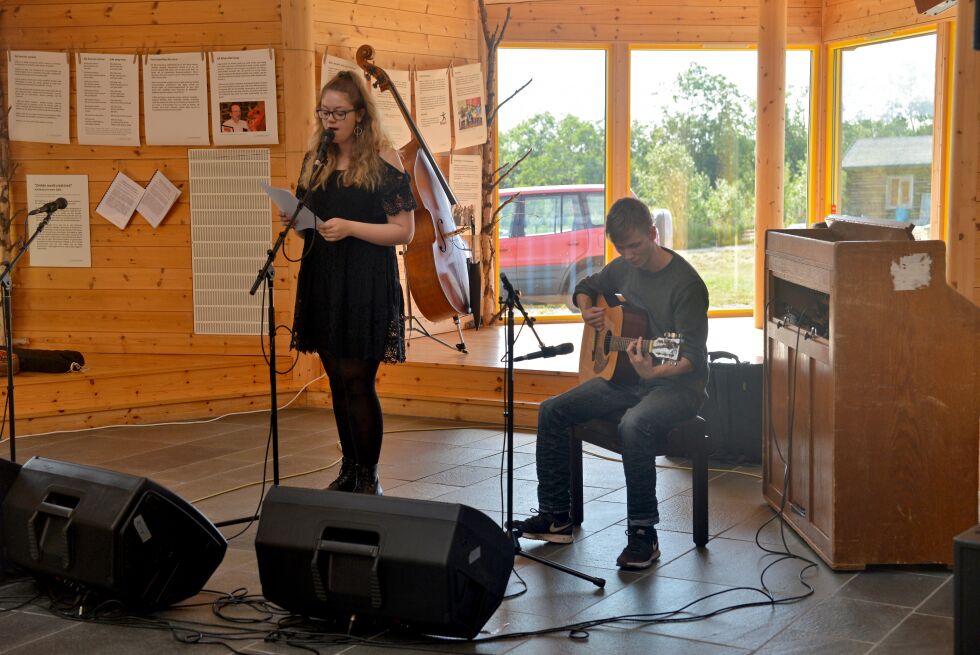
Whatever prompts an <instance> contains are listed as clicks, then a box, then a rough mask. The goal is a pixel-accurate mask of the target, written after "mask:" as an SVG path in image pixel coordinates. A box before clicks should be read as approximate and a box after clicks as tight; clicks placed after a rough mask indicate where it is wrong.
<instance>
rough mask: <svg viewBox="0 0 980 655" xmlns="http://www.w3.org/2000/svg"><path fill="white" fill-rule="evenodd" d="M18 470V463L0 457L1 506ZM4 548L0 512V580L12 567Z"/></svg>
mask: <svg viewBox="0 0 980 655" xmlns="http://www.w3.org/2000/svg"><path fill="white" fill-rule="evenodd" d="M19 472H20V464H15V463H14V462H11V461H10V460H7V459H3V458H2V457H0V506H3V499H4V498H6V497H7V493H8V492H9V491H10V488H11V487H12V486H14V480H15V479H16V478H17V474H18V473H19ZM6 550H7V549H6V548H5V547H4V541H3V513H2V512H0V580H3V575H4V573H5V572H6V571H9V570H11V569H12V568H13V566H12V565H11V564H10V563H9V562H8V561H7V554H6Z"/></svg>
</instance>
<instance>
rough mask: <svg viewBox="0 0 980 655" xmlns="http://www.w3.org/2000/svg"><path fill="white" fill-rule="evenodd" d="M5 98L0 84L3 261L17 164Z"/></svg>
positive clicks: (8, 247)
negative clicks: (11, 192) (11, 154)
mask: <svg viewBox="0 0 980 655" xmlns="http://www.w3.org/2000/svg"><path fill="white" fill-rule="evenodd" d="M7 111H8V109H7V99H6V97H5V96H4V91H3V85H2V84H0V250H2V251H3V253H2V259H3V261H9V260H10V257H11V252H10V251H11V249H12V245H13V244H12V243H11V238H12V237H11V227H12V226H13V222H14V218H15V217H14V215H13V213H12V212H11V208H10V183H11V181H12V180H13V178H14V171H16V170H17V164H15V163H14V162H13V160H12V159H11V157H10V130H9V127H8V124H7Z"/></svg>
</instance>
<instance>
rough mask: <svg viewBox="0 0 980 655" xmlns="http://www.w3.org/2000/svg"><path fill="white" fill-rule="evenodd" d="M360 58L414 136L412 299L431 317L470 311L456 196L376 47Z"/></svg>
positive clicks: (408, 253)
mask: <svg viewBox="0 0 980 655" xmlns="http://www.w3.org/2000/svg"><path fill="white" fill-rule="evenodd" d="M356 59H357V65H358V66H360V67H361V70H363V71H364V74H365V76H366V77H367V78H368V80H369V81H370V80H371V78H373V79H374V82H373V85H374V86H376V87H377V88H378V89H380V90H381V91H388V92H390V93H391V94H392V96H393V97H394V99H395V103H396V104H397V105H398V110H399V111H400V112H401V114H402V117H403V118H404V119H405V122H406V123H407V124H408V127H409V129H410V130H411V132H412V136H413V137H414V139H413V141H412V142H411V143H409V144H408V145H407V146H405V149H404V150H405V154H406V156H407V157H406V158H407V160H408V161H411V160H412V159H414V160H415V165H414V170H413V173H414V174H413V175H412V194H413V195H414V196H415V203H416V205H417V206H418V208H417V209H416V210H415V237H414V238H413V239H412V241H411V243H409V244H408V248H407V249H406V250H405V273H406V275H407V277H408V285H409V288H410V290H411V294H412V298H413V299H414V300H415V304H416V305H417V306H418V308H419V311H420V312H422V315H423V316H425V317H426V318H427V319H429V320H430V321H440V320H444V319H447V318H455V317H458V316H460V315H462V314H467V313H469V311H470V300H469V299H470V293H469V273H468V270H467V265H466V254H465V253H466V252H467V246H466V243H465V242H464V241H463V240H462V239H461V238H460V236H459V234H460V231H459V230H458V229H457V227H456V221H455V219H454V217H453V210H452V206H453V205H455V204H456V197H455V196H454V195H453V192H452V189H450V188H449V183H448V182H447V181H446V178H445V177H444V176H443V174H442V171H441V170H439V166H438V165H436V160H435V157H433V155H432V151H431V150H429V147H428V145H426V143H425V138H424V137H423V136H422V133H421V132H420V131H419V129H418V126H417V125H416V124H415V121H414V120H412V114H411V112H410V111H409V110H408V107H407V106H406V105H405V102H404V101H403V100H402V98H401V96H400V95H399V94H398V90H397V89H396V88H395V85H394V84H393V83H392V82H391V78H390V77H389V76H388V73H386V72H385V71H384V70H383V69H382V68H380V67H379V66H376V65H375V64H373V63H372V60H373V59H374V48H372V47H371V46H369V45H362V46H361V47H360V48H358V49H357V55H356Z"/></svg>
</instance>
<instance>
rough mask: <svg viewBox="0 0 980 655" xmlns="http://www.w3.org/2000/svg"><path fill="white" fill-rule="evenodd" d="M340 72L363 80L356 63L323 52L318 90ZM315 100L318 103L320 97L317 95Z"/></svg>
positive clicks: (362, 74)
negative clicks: (348, 72)
mask: <svg viewBox="0 0 980 655" xmlns="http://www.w3.org/2000/svg"><path fill="white" fill-rule="evenodd" d="M340 71H351V72H352V73H354V74H355V75H360V76H361V79H364V73H362V72H361V67H360V66H358V65H357V62H355V61H351V60H350V59H344V58H343V57H334V56H333V55H328V54H327V53H326V52H324V53H323V62H322V65H321V66H320V90H321V91H322V90H323V87H324V86H326V84H327V82H329V81H330V80H331V79H333V76H334V75H336V74H337V73H339V72H340ZM316 99H317V102H319V100H320V96H319V95H317V98H316Z"/></svg>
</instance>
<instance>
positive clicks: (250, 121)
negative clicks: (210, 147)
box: [218, 100, 265, 133]
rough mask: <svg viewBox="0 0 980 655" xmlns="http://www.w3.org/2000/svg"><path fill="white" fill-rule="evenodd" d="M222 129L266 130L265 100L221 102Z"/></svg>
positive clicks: (238, 130) (226, 130) (240, 130)
mask: <svg viewBox="0 0 980 655" xmlns="http://www.w3.org/2000/svg"><path fill="white" fill-rule="evenodd" d="M218 107H219V110H220V111H221V131H222V132H225V133H229V132H265V100H242V101H235V102H221V103H219V104H218Z"/></svg>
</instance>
